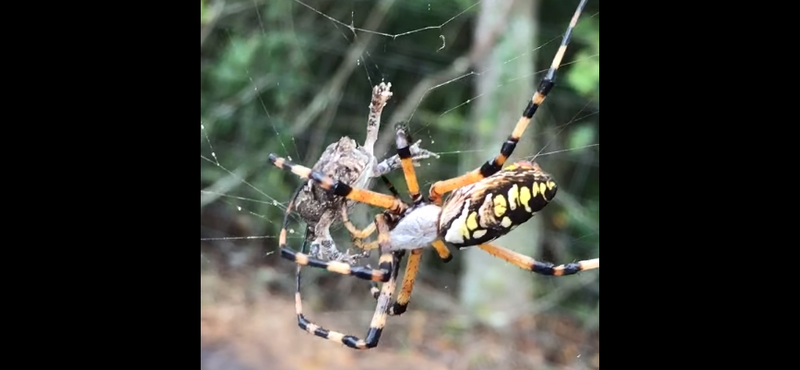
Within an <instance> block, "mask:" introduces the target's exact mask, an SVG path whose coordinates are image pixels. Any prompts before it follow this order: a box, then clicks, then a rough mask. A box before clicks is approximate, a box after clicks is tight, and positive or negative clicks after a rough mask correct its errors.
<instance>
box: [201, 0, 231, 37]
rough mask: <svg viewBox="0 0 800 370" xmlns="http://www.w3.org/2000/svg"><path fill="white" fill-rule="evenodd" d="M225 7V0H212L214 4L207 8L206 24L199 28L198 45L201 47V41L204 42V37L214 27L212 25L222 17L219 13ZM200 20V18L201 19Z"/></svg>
mask: <svg viewBox="0 0 800 370" xmlns="http://www.w3.org/2000/svg"><path fill="white" fill-rule="evenodd" d="M224 8H225V0H218V1H214V4H212V5H211V7H209V8H208V20H207V21H206V24H205V25H203V26H202V27H201V28H200V47H201V48H202V47H203V43H205V42H206V38H207V37H208V35H209V34H210V33H211V30H213V29H214V26H215V25H216V24H217V21H218V20H219V19H220V18H221V17H222V16H221V14H222V12H223V11H224ZM201 21H202V20H201Z"/></svg>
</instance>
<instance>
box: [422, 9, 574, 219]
mask: <svg viewBox="0 0 800 370" xmlns="http://www.w3.org/2000/svg"><path fill="white" fill-rule="evenodd" d="M586 1H587V0H581V2H580V4H578V8H577V9H576V10H575V13H574V14H573V15H572V20H570V22H569V26H568V27H567V31H566V32H565V33H564V38H563V39H562V40H561V46H560V47H559V48H558V52H556V56H555V57H554V58H553V63H552V64H550V69H548V70H547V74H546V75H545V76H544V78H543V79H542V81H541V82H540V83H539V87H538V88H537V89H536V93H534V94H533V98H531V100H530V101H528V105H527V106H526V107H525V110H523V111H522V117H520V119H519V120H518V121H517V125H516V126H515V127H514V131H512V132H511V135H510V136H509V137H508V139H506V141H505V142H504V143H503V146H502V147H500V154H498V155H497V156H496V157H494V158H493V159H490V160H488V161H487V162H486V163H484V164H483V165H482V166H481V167H480V168H477V169H475V170H473V171H471V172H468V173H466V174H465V175H461V176H458V177H455V178H452V179H449V180H443V181H438V182H436V183H434V184H433V186H431V190H430V195H429V197H430V200H431V202H433V203H435V204H439V205H441V204H442V196H443V195H444V194H446V193H448V192H451V191H453V190H455V189H458V188H460V187H464V186H467V185H470V184H474V183H476V182H478V181H480V180H482V179H484V178H486V177H489V176H491V175H494V174H495V173H497V172H498V171H500V170H501V169H502V168H503V164H505V162H506V160H508V157H510V156H511V154H512V153H513V152H514V148H516V146H517V143H518V142H519V139H520V138H521V137H522V134H524V133H525V129H527V128H528V124H530V123H531V119H532V118H533V115H534V114H535V113H536V110H537V109H538V108H539V106H541V104H542V102H544V99H545V98H546V97H547V94H548V93H549V92H550V90H551V89H552V88H553V86H555V84H556V71H558V67H559V66H560V65H561V59H563V58H564V53H565V52H566V51H567V45H568V44H569V40H570V38H571V37H572V30H573V29H574V28H575V25H576V24H578V18H579V17H580V15H581V12H583V8H584V7H585V6H586Z"/></svg>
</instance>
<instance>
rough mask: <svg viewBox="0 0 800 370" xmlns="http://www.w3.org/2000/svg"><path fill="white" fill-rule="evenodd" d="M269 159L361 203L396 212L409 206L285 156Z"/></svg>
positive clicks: (281, 167) (330, 190)
mask: <svg viewBox="0 0 800 370" xmlns="http://www.w3.org/2000/svg"><path fill="white" fill-rule="evenodd" d="M269 161H270V162H271V163H272V164H273V165H275V167H278V168H280V169H282V170H284V171H288V172H291V173H293V174H295V175H297V176H300V177H301V178H303V179H309V180H311V181H313V182H314V183H316V184H317V185H318V186H319V187H321V188H322V189H324V190H325V191H327V192H329V193H331V194H334V195H339V196H342V197H345V198H347V199H350V200H353V201H356V202H359V203H366V204H369V205H371V206H375V207H380V208H385V209H388V210H389V211H391V212H392V213H394V214H402V213H403V211H405V210H406V209H407V208H408V206H407V205H406V204H405V203H403V201H402V200H400V199H398V198H395V197H393V196H391V195H387V194H381V193H376V192H374V191H369V190H364V189H359V188H353V187H351V186H350V185H347V184H346V183H343V182H341V181H338V180H334V179H332V178H330V177H328V176H325V175H324V174H322V173H320V172H317V171H314V170H312V169H310V168H308V167H305V166H301V165H298V164H294V163H292V162H289V161H287V160H286V159H284V158H281V157H278V156H277V155H276V154H270V155H269Z"/></svg>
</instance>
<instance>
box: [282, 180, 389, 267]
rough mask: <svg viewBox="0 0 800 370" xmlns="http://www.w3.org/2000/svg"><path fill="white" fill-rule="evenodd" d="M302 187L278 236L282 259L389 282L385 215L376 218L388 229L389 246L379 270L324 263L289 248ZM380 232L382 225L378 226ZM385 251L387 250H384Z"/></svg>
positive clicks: (382, 250) (293, 199)
mask: <svg viewBox="0 0 800 370" xmlns="http://www.w3.org/2000/svg"><path fill="white" fill-rule="evenodd" d="M300 189H301V188H300V187H298V189H297V190H296V191H295V193H294V195H293V196H292V200H291V201H290V202H289V205H287V206H286V212H285V213H284V216H283V226H282V227H281V233H280V235H279V236H278V244H279V246H280V248H281V257H283V258H285V259H288V260H290V261H293V262H295V263H297V264H298V265H303V266H309V267H315V268H321V269H325V270H328V271H331V272H335V273H338V274H342V275H350V276H355V277H357V278H359V279H365V280H376V281H383V282H386V281H389V277H390V275H391V272H392V263H391V260H392V258H391V253H390V250H389V249H390V248H391V245H389V231H388V228H389V226H388V224H387V223H386V220H385V219H384V217H385V215H384V214H383V213H381V214H378V215H377V216H375V222H376V223H383V225H384V226H385V228H386V230H387V231H386V233H385V235H383V239H385V244H386V245H387V247H386V248H381V256H380V265H379V266H378V269H377V270H375V269H371V268H366V267H362V266H351V265H350V264H348V263H345V262H340V261H323V260H321V259H318V258H314V257H311V256H309V255H308V254H305V253H299V252H297V251H295V250H293V249H291V248H289V247H288V245H287V243H286V234H287V231H286V228H287V226H288V225H289V214H291V212H292V208H293V207H294V201H295V200H296V199H297V195H298V194H299V193H300ZM378 227H379V230H380V225H378ZM381 237H382V236H381V235H380V234H379V235H378V241H381ZM384 249H385V250H384Z"/></svg>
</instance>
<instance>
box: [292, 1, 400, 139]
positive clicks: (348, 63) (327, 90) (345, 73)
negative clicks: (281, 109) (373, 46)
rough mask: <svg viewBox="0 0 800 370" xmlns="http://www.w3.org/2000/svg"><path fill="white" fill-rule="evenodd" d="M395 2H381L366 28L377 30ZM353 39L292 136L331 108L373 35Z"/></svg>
mask: <svg viewBox="0 0 800 370" xmlns="http://www.w3.org/2000/svg"><path fill="white" fill-rule="evenodd" d="M394 1H395V0H384V1H381V2H379V3H378V5H377V6H376V7H374V8H373V9H372V12H371V13H370V14H369V16H368V17H367V21H366V23H365V25H364V28H367V29H377V28H378V26H379V25H380V24H381V22H382V21H383V19H384V17H385V16H386V14H387V13H388V12H389V8H390V7H391V6H392V4H394ZM353 37H354V38H355V39H356V42H355V43H353V44H352V45H351V46H350V48H349V49H348V50H347V53H346V54H345V57H344V59H343V60H342V63H341V64H339V68H338V69H337V70H336V72H335V73H334V74H333V77H331V79H330V80H328V82H327V83H326V84H325V86H324V87H323V88H322V89H320V90H319V92H318V93H317V95H316V96H314V99H312V100H311V102H310V103H309V104H308V105H307V106H306V109H305V110H303V111H302V112H300V114H298V115H297V119H295V121H294V124H292V126H291V129H292V132H291V135H292V136H294V135H298V134H300V133H302V132H304V131H305V130H306V129H308V126H309V125H310V124H311V122H313V121H314V120H315V119H316V118H317V117H318V116H319V115H320V114H321V113H322V111H323V110H325V109H327V108H328V107H329V103H330V101H331V98H332V97H335V95H337V94H341V91H342V86H343V85H344V82H345V81H346V80H347V79H348V78H349V77H350V75H351V74H352V73H353V70H354V69H355V68H356V66H357V63H356V61H357V60H358V58H360V57H361V55H362V54H363V53H364V51H365V50H366V48H367V46H368V45H369V42H370V41H371V40H372V37H373V34H371V33H363V34H362V35H361V37H360V38H358V37H356V36H355V33H354V34H353Z"/></svg>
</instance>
